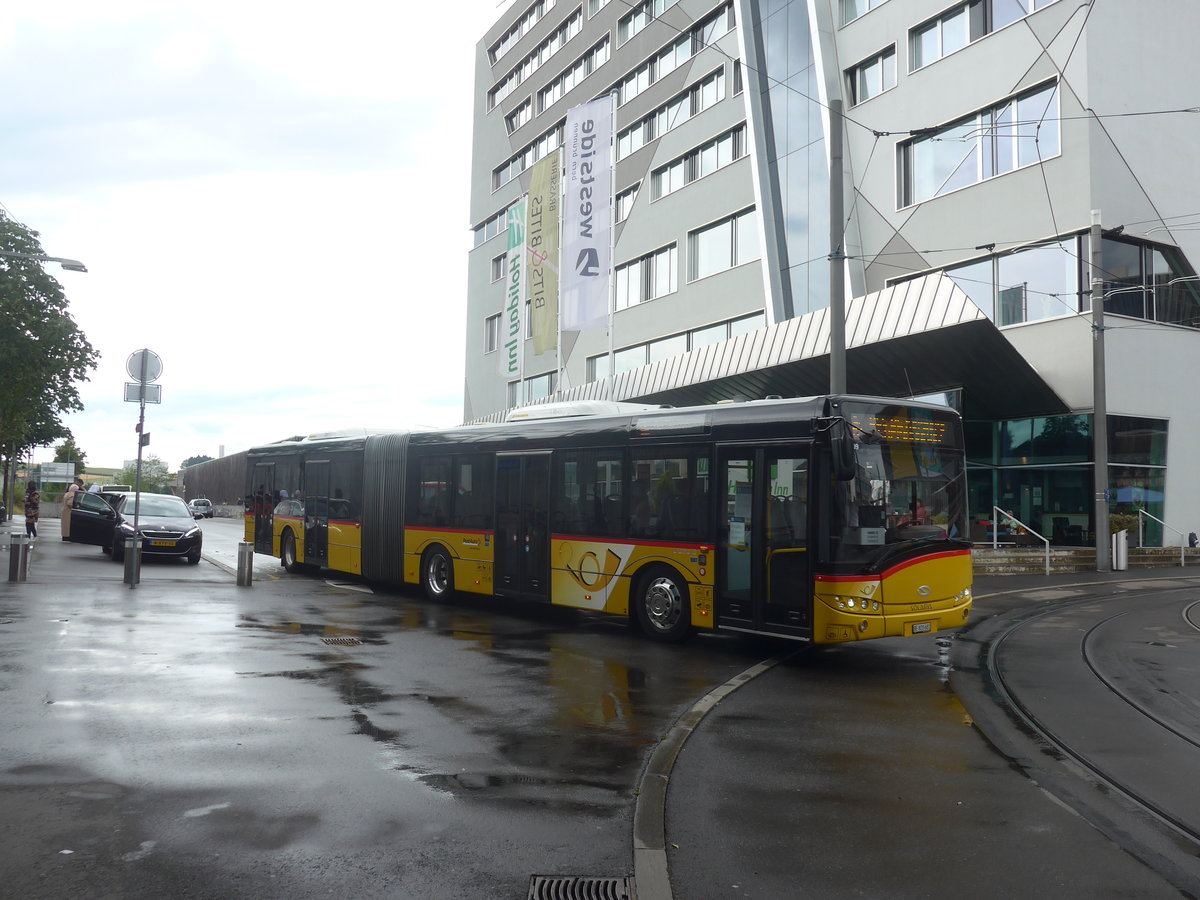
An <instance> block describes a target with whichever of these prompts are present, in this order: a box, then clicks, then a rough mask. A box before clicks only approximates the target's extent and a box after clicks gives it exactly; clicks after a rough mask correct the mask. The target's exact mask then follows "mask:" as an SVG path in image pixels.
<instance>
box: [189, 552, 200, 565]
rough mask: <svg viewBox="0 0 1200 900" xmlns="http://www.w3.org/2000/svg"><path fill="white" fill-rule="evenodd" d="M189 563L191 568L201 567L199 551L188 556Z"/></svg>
mask: <svg viewBox="0 0 1200 900" xmlns="http://www.w3.org/2000/svg"><path fill="white" fill-rule="evenodd" d="M187 561H188V565H189V566H195V565H199V563H200V551H199V550H197V551H196V552H195V553H189V554H188V555H187Z"/></svg>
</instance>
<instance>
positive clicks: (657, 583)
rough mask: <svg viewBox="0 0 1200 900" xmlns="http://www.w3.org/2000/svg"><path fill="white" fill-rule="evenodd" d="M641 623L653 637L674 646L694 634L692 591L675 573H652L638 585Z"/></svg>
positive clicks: (663, 570) (636, 597)
mask: <svg viewBox="0 0 1200 900" xmlns="http://www.w3.org/2000/svg"><path fill="white" fill-rule="evenodd" d="M634 604H635V608H636V611H637V617H638V622H639V623H640V624H641V626H642V631H644V632H645V633H646V634H647V635H648V636H649V637H651V638H653V639H654V640H656V641H666V642H671V643H674V642H676V641H682V640H683V639H684V638H686V637H687V636H688V634H690V633H691V630H692V618H691V616H692V612H691V603H690V602H689V600H688V589H687V584H685V583H684V582H683V581H682V580H681V579H680V578H679V576H678V575H677V574H676V573H675V572H674V570H672V569H668V568H666V567H665V566H664V567H660V568H654V569H651V570H650V571H649V572H647V573H646V574H645V575H643V576H642V578H641V579H640V580H639V581H638V590H637V593H636V594H635V595H634Z"/></svg>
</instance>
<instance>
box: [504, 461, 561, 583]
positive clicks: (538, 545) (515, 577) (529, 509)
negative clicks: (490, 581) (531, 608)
mask: <svg viewBox="0 0 1200 900" xmlns="http://www.w3.org/2000/svg"><path fill="white" fill-rule="evenodd" d="M495 559H496V568H495V573H494V578H495V589H496V593H497V594H498V595H500V596H504V597H525V598H529V599H535V600H546V599H549V591H550V454H549V453H524V454H522V453H501V454H499V455H497V457H496V557H495Z"/></svg>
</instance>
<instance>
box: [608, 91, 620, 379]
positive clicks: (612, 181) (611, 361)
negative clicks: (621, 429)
mask: <svg viewBox="0 0 1200 900" xmlns="http://www.w3.org/2000/svg"><path fill="white" fill-rule="evenodd" d="M608 96H609V100H610V101H611V102H610V105H609V107H608V166H609V171H610V172H612V175H611V176H610V177H609V179H608V399H609V400H614V399H616V398H615V397H614V396H613V393H614V392H615V391H616V387H617V356H616V350H615V345H616V341H615V336H614V335H613V326H614V325H615V324H616V320H617V277H616V276H617V267H616V252H617V97H618V96H619V94H618V92H617V91H616V90H613V91H610V92H609V94H608Z"/></svg>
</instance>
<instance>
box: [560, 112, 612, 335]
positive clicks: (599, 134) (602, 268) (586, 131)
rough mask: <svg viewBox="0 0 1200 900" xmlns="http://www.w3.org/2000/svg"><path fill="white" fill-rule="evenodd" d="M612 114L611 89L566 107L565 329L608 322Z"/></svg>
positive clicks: (562, 310) (563, 297)
mask: <svg viewBox="0 0 1200 900" xmlns="http://www.w3.org/2000/svg"><path fill="white" fill-rule="evenodd" d="M612 114H613V95H612V94H606V95H605V96H603V97H601V98H600V99H598V100H593V101H592V102H591V103H584V104H583V105H582V106H576V107H575V108H574V109H569V110H567V124H566V127H565V133H564V136H563V137H564V139H563V155H564V158H563V175H564V181H565V185H564V190H563V238H562V275H561V281H560V290H561V298H562V299H561V308H560V311H559V314H560V316H561V323H562V324H561V327H562V330H563V331H582V330H584V329H585V328H603V327H605V326H606V325H607V324H608V318H609V278H610V270H611V267H612V266H611V262H612V247H611V242H610V239H609V235H610V232H611V229H612V179H613V173H612V153H611V150H610V144H611V143H612Z"/></svg>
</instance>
